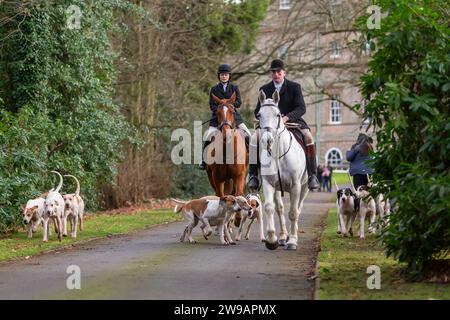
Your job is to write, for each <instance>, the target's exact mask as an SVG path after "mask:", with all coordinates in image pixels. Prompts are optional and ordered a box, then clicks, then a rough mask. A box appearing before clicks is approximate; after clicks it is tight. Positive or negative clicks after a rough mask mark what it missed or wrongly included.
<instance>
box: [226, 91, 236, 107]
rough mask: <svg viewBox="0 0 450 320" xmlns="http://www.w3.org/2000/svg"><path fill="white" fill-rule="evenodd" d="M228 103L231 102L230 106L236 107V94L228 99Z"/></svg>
mask: <svg viewBox="0 0 450 320" xmlns="http://www.w3.org/2000/svg"><path fill="white" fill-rule="evenodd" d="M228 102H229V103H230V104H233V105H234V103H235V102H236V92H233V95H232V96H231V98H230V99H228Z"/></svg>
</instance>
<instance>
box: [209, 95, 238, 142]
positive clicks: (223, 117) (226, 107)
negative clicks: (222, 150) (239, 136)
mask: <svg viewBox="0 0 450 320" xmlns="http://www.w3.org/2000/svg"><path fill="white" fill-rule="evenodd" d="M212 97H213V99H214V102H215V103H216V104H217V105H218V106H219V107H218V108H217V122H218V123H219V126H218V127H217V128H218V129H219V130H220V132H221V133H222V136H223V137H224V138H226V141H231V138H232V136H233V133H232V130H233V129H234V127H235V121H234V113H235V108H234V103H235V102H236V93H233V95H232V96H231V98H229V99H219V98H218V97H216V96H215V95H214V94H213V95H212Z"/></svg>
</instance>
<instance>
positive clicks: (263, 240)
mask: <svg viewBox="0 0 450 320" xmlns="http://www.w3.org/2000/svg"><path fill="white" fill-rule="evenodd" d="M247 240H248V239H247ZM261 242H266V239H261Z"/></svg>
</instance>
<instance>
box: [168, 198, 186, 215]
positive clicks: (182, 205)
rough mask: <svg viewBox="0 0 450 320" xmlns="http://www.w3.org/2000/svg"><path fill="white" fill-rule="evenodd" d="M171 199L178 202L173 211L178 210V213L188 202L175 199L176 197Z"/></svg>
mask: <svg viewBox="0 0 450 320" xmlns="http://www.w3.org/2000/svg"><path fill="white" fill-rule="evenodd" d="M170 200H172V201H173V202H175V203H176V206H175V208H174V209H173V212H176V213H180V212H181V210H183V208H184V206H185V205H186V203H187V202H186V201H180V200H177V199H174V198H170Z"/></svg>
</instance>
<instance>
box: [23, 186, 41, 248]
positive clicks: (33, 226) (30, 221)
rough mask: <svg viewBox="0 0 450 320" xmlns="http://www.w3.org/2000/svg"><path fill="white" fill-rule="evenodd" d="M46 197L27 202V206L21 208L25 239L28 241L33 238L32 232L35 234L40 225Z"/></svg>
mask: <svg viewBox="0 0 450 320" xmlns="http://www.w3.org/2000/svg"><path fill="white" fill-rule="evenodd" d="M46 196H47V193H45V194H43V195H41V196H40V197H39V198H36V199H32V200H28V201H27V204H26V205H25V206H23V207H22V209H23V223H24V224H25V225H26V226H27V237H28V238H29V239H31V238H32V237H33V232H36V231H37V229H38V227H39V225H40V224H41V223H42V217H43V215H44V206H45V197H46Z"/></svg>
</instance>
